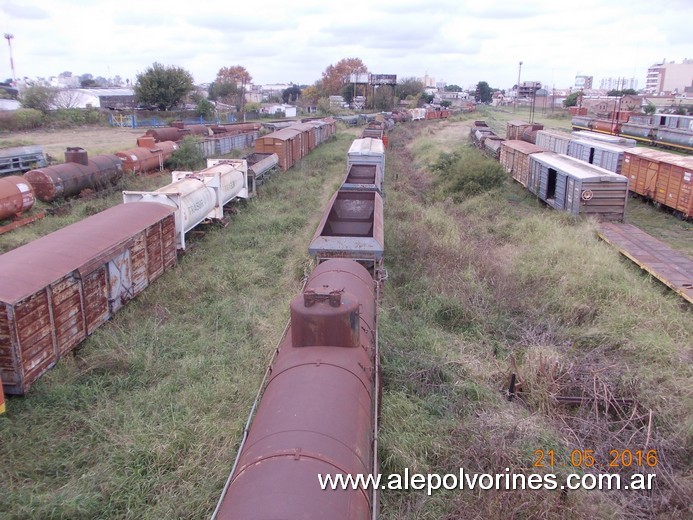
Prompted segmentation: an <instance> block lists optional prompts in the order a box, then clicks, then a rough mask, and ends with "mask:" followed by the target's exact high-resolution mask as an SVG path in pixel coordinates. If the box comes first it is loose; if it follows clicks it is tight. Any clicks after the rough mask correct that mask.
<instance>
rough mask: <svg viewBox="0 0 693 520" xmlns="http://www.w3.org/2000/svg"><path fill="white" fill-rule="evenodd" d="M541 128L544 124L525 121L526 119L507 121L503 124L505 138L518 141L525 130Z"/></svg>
mask: <svg viewBox="0 0 693 520" xmlns="http://www.w3.org/2000/svg"><path fill="white" fill-rule="evenodd" d="M543 129H544V125H542V124H539V123H527V122H526V121H508V122H507V123H506V124H505V138H506V139H507V140H509V141H518V140H520V139H522V133H523V132H524V131H525V130H529V131H536V130H543Z"/></svg>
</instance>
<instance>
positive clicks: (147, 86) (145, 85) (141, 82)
mask: <svg viewBox="0 0 693 520" xmlns="http://www.w3.org/2000/svg"><path fill="white" fill-rule="evenodd" d="M192 88H193V77H192V74H190V73H189V72H188V71H187V70H185V69H183V68H181V67H176V66H174V65H169V66H166V65H162V64H161V63H156V62H155V63H154V64H153V65H152V66H151V67H149V68H148V69H147V70H145V71H144V72H143V73H142V74H138V75H137V80H136V82H135V98H136V99H137V101H139V102H140V103H145V104H148V105H156V106H157V107H159V109H160V110H170V109H171V108H173V107H175V106H176V105H178V104H179V103H180V102H181V101H182V100H183V98H185V96H187V95H188V93H189V92H190V91H191V90H192Z"/></svg>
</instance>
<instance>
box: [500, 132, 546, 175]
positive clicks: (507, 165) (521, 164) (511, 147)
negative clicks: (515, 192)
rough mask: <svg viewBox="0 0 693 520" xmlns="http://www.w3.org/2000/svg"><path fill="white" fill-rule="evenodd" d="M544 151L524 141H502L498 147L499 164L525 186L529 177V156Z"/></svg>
mask: <svg viewBox="0 0 693 520" xmlns="http://www.w3.org/2000/svg"><path fill="white" fill-rule="evenodd" d="M543 151H544V150H542V149H541V148H539V147H538V146H536V145H534V144H532V143H528V142H526V141H519V140H516V139H515V140H512V141H503V142H502V143H501V145H500V163H501V166H503V169H504V170H505V171H506V172H508V173H509V174H510V175H512V177H513V179H515V180H516V181H517V182H519V183H520V184H522V185H523V186H525V187H526V186H527V178H528V177H529V156H530V155H532V154H533V153H541V152H543Z"/></svg>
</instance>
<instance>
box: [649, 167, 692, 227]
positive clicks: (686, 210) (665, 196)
mask: <svg viewBox="0 0 693 520" xmlns="http://www.w3.org/2000/svg"><path fill="white" fill-rule="evenodd" d="M669 155H670V157H669V158H667V159H666V160H665V161H663V162H662V163H661V165H660V168H659V175H658V176H657V184H656V187H657V189H656V191H655V196H654V200H655V201H656V202H659V203H660V204H663V205H665V206H667V207H668V208H671V209H673V210H674V211H677V212H680V213H681V214H682V215H683V216H684V217H686V218H688V217H690V216H691V215H693V197H691V191H692V189H693V158H691V157H684V156H679V155H674V154H669Z"/></svg>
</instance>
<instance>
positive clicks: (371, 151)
mask: <svg viewBox="0 0 693 520" xmlns="http://www.w3.org/2000/svg"><path fill="white" fill-rule="evenodd" d="M384 153H385V146H384V145H383V142H382V141H381V140H380V139H374V138H373V137H364V138H362V139H354V142H353V143H351V146H350V147H349V152H348V155H376V154H377V155H382V154H384Z"/></svg>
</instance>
